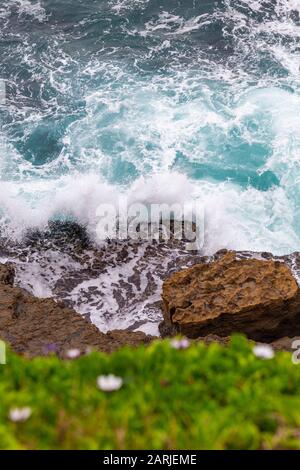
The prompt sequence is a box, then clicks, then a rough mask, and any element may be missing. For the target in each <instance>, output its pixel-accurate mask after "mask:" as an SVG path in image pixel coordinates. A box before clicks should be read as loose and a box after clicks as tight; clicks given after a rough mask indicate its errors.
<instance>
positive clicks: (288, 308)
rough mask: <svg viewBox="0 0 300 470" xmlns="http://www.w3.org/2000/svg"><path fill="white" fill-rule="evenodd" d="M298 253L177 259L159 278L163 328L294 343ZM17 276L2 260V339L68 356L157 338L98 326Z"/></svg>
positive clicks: (32, 351) (208, 337)
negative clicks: (23, 284)
mask: <svg viewBox="0 0 300 470" xmlns="http://www.w3.org/2000/svg"><path fill="white" fill-rule="evenodd" d="M191 256H192V255H191ZM297 259H298V254H293V255H290V256H286V257H273V256H272V255H271V254H269V253H250V252H230V251H226V250H222V251H219V252H218V253H216V254H215V255H214V256H213V257H210V258H208V257H202V258H201V257H199V256H198V257H196V258H195V263H194V264H192V265H191V266H190V267H184V268H182V264H181V263H177V265H176V266H177V269H176V270H174V269H172V270H173V271H175V272H173V273H170V274H169V276H167V277H166V279H165V280H164V283H163V288H162V302H161V308H162V311H163V317H164V319H163V321H162V322H161V324H160V327H159V329H160V333H161V336H162V337H166V336H173V335H175V334H178V333H180V334H183V335H185V336H187V337H189V338H191V339H195V340H202V341H205V342H206V343H210V342H212V341H216V342H221V343H224V344H226V343H227V341H228V337H229V336H230V335H231V334H232V333H235V332H239V333H243V334H245V335H247V336H248V338H250V339H253V340H255V341H258V342H267V343H272V344H273V346H274V348H275V349H287V350H291V346H292V341H293V339H297V338H298V336H299V337H300V289H299V286H298V282H297V280H296V277H295V276H297V263H296V261H297ZM181 261H182V260H181ZM14 280H15V268H14V266H13V265H11V264H0V339H2V340H4V341H6V342H7V343H8V344H10V346H11V347H12V348H13V349H14V350H15V351H16V352H18V353H21V354H25V355H27V356H30V357H33V356H38V355H46V354H50V353H56V354H57V355H58V356H60V357H62V358H66V357H67V354H68V351H70V350H72V349H76V350H79V351H80V352H81V353H82V354H83V353H85V352H86V351H87V350H90V349H96V350H99V351H103V352H108V353H110V352H113V351H115V350H116V349H118V348H120V347H122V346H124V345H130V346H138V345H140V344H148V343H150V342H151V341H152V340H153V339H154V338H153V337H152V336H150V335H147V334H145V333H143V332H142V331H131V330H128V329H127V330H124V329H120V330H113V331H109V332H107V333H102V332H101V331H100V330H99V329H98V328H97V327H96V326H95V325H93V324H92V323H91V322H90V321H89V319H88V318H85V317H84V316H82V315H80V314H79V313H78V312H76V310H75V309H74V308H71V307H70V306H68V305H66V304H65V303H64V302H63V301H57V300H55V299H51V298H45V299H43V298H37V297H35V296H34V295H32V294H31V293H29V292H28V291H27V290H25V289H23V288H21V287H20V286H17V285H15V283H14Z"/></svg>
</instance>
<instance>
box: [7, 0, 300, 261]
mask: <svg viewBox="0 0 300 470" xmlns="http://www.w3.org/2000/svg"><path fill="white" fill-rule="evenodd" d="M299 12H300V0H273V1H270V0H265V1H264V0H247V1H246V0H221V1H197V0H182V1H178V0H172V1H171V0H160V1H158V0H118V1H113V0H111V1H110V0H105V1H104V0H65V1H63V2H62V1H61V0H39V1H35V0H8V1H4V0H1V2H0V64H1V69H0V70H1V72H0V76H1V78H2V79H4V80H5V81H6V90H7V101H6V105H5V106H1V108H0V123H1V151H0V205H1V213H0V215H1V217H2V219H1V220H2V222H1V225H2V230H5V231H6V233H7V234H8V235H9V236H10V237H13V236H14V237H16V236H21V235H22V234H23V233H24V231H25V230H26V229H27V228H33V227H38V228H41V227H44V226H46V224H47V222H48V221H49V220H51V219H53V218H57V217H66V218H75V219H76V220H78V221H79V222H80V223H84V224H87V225H88V227H89V230H90V233H91V235H92V234H93V231H94V228H95V211H96V208H97V206H98V204H99V203H100V202H116V201H117V199H118V196H119V195H120V194H126V195H127V196H128V197H129V200H130V201H139V202H143V201H146V202H152V201H154V202H157V201H158V200H159V201H162V202H174V201H185V200H186V199H188V198H194V199H197V200H201V202H202V203H203V204H204V206H205V211H206V227H207V236H206V245H205V250H206V251H207V252H212V251H214V250H216V249H218V248H221V247H222V248H223V247H233V248H240V249H257V250H271V251H274V252H276V253H287V252H290V251H293V250H299V249H300V239H299V235H300V214H299V200H300V199H299V198H300V194H299V189H298V180H299V179H300V169H299V162H300V136H299V126H300V114H299V109H300V95H299V84H300V75H299V66H300V19H299Z"/></svg>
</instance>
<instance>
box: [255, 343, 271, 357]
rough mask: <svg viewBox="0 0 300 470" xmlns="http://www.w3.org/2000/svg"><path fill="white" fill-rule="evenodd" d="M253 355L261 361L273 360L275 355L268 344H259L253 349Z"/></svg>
mask: <svg viewBox="0 0 300 470" xmlns="http://www.w3.org/2000/svg"><path fill="white" fill-rule="evenodd" d="M253 353H254V354H255V356H256V357H259V358H260V359H273V357H274V355H275V353H274V349H273V348H272V347H271V346H269V345H268V344H257V345H256V346H254V348H253Z"/></svg>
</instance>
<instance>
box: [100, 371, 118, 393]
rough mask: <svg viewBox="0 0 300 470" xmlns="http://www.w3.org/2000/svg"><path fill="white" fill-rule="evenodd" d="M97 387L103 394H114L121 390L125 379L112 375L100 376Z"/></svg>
mask: <svg viewBox="0 0 300 470" xmlns="http://www.w3.org/2000/svg"><path fill="white" fill-rule="evenodd" d="M97 385H98V388H100V390H102V391H103V392H114V391H115V390H120V388H121V387H122V385H123V379H121V377H116V376H115V375H112V374H109V375H100V376H99V377H98V378H97Z"/></svg>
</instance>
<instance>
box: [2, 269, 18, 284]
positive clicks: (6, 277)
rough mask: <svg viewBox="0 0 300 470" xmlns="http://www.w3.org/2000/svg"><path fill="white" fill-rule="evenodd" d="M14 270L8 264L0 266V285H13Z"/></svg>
mask: <svg viewBox="0 0 300 470" xmlns="http://www.w3.org/2000/svg"><path fill="white" fill-rule="evenodd" d="M14 280H15V270H14V268H13V266H11V265H10V264H0V284H8V285H10V286H12V285H13V283H14Z"/></svg>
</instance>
